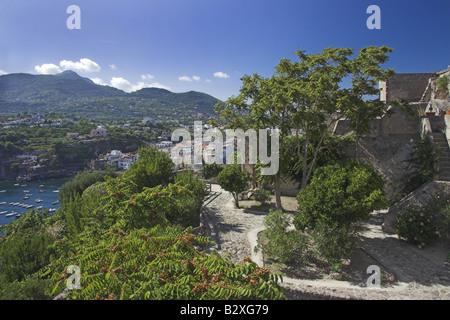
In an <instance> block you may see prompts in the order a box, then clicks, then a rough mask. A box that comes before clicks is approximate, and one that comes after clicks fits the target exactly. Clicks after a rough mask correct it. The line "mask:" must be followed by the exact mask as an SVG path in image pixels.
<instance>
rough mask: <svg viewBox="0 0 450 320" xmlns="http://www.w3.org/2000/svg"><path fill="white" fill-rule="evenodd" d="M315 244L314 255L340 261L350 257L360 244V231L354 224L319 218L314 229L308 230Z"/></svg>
mask: <svg viewBox="0 0 450 320" xmlns="http://www.w3.org/2000/svg"><path fill="white" fill-rule="evenodd" d="M308 239H309V241H311V243H312V244H313V246H312V250H313V255H314V256H315V257H317V258H321V259H323V260H325V261H327V262H328V263H329V264H333V263H338V262H339V261H340V260H341V259H342V258H344V257H348V256H349V254H351V252H352V251H353V250H354V249H356V248H357V246H358V233H357V231H356V229H355V226H354V225H351V224H347V225H342V224H340V223H337V222H329V221H325V220H319V221H318V222H317V223H316V225H315V227H314V229H313V230H310V231H309V232H308Z"/></svg>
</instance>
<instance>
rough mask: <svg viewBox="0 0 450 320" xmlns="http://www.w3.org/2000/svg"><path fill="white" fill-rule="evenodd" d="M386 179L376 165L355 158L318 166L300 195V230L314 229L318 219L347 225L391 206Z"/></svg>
mask: <svg viewBox="0 0 450 320" xmlns="http://www.w3.org/2000/svg"><path fill="white" fill-rule="evenodd" d="M383 186H384V182H383V179H382V178H381V177H380V176H379V175H378V174H377V173H376V172H375V170H374V169H373V167H372V166H371V165H369V164H365V163H362V162H359V161H356V160H352V161H344V162H340V163H336V164H332V165H327V166H324V167H321V168H318V169H317V170H316V171H315V173H314V176H313V178H312V180H311V184H310V185H309V186H307V187H306V188H305V189H302V190H300V192H299V193H298V195H297V201H298V203H299V212H298V214H297V215H296V216H295V219H294V225H295V227H296V228H297V229H298V230H305V229H306V228H309V229H314V228H315V225H316V223H317V222H318V221H323V222H326V223H330V224H333V225H334V224H335V223H337V224H338V225H342V226H344V227H347V226H349V225H350V224H351V223H354V222H357V221H360V220H362V219H368V218H369V214H370V213H371V212H372V211H373V210H380V209H383V208H386V207H387V206H388V201H387V199H386V197H385V195H384V192H383Z"/></svg>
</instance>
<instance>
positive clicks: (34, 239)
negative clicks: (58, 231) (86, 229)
mask: <svg viewBox="0 0 450 320" xmlns="http://www.w3.org/2000/svg"><path fill="white" fill-rule="evenodd" d="M47 217H48V211H47V210H44V211H40V210H31V211H29V212H28V213H26V214H25V215H24V216H23V217H22V218H21V219H19V220H16V221H14V222H11V223H10V224H9V225H7V226H3V227H2V229H3V233H4V235H3V236H1V237H0V270H1V274H0V291H1V290H2V288H4V287H5V286H7V284H8V283H11V282H14V281H16V280H17V281H22V280H23V279H25V278H26V277H27V276H29V275H31V274H33V273H34V272H36V271H38V270H39V269H40V268H42V267H43V266H45V265H46V264H48V263H49V262H50V257H51V256H52V254H53V251H52V249H51V248H50V247H49V246H50V245H51V244H53V243H54V241H55V240H56V239H55V237H54V236H53V235H52V234H50V232H49V229H48V225H49V223H48V222H49V220H50V219H54V218H47Z"/></svg>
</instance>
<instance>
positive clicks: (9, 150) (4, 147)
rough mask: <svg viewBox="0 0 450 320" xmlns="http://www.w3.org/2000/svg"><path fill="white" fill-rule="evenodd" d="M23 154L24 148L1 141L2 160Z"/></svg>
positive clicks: (0, 153)
mask: <svg viewBox="0 0 450 320" xmlns="http://www.w3.org/2000/svg"><path fill="white" fill-rule="evenodd" d="M21 152H22V148H20V147H19V146H17V145H15V144H14V143H12V142H11V141H6V142H3V141H0V159H1V158H6V159H7V158H10V157H13V156H15V155H17V154H19V153H21Z"/></svg>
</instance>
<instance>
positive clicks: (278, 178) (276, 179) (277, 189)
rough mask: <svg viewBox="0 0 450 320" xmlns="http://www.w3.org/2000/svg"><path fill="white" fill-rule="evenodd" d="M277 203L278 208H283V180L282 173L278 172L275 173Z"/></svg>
mask: <svg viewBox="0 0 450 320" xmlns="http://www.w3.org/2000/svg"><path fill="white" fill-rule="evenodd" d="M274 188H275V205H276V208H277V210H283V207H282V206H281V181H280V174H279V173H277V174H276V175H275V184H274Z"/></svg>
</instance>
